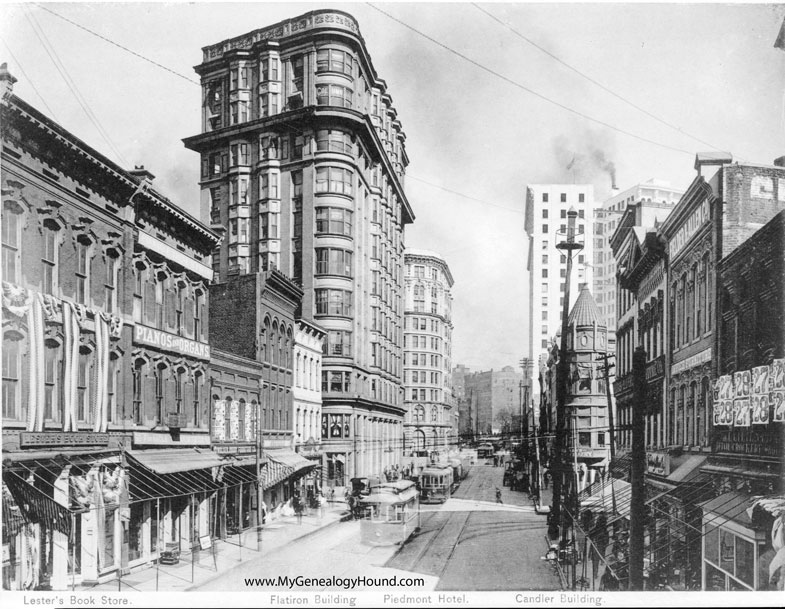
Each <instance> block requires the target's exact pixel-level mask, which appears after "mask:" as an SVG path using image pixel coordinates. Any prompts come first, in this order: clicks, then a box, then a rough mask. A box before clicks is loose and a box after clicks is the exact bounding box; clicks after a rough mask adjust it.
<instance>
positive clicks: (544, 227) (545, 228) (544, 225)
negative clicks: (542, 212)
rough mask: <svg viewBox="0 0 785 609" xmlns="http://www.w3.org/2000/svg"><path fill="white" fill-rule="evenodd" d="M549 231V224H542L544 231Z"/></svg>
mask: <svg viewBox="0 0 785 609" xmlns="http://www.w3.org/2000/svg"><path fill="white" fill-rule="evenodd" d="M547 232H548V225H547V224H543V225H542V233H543V234H545V233H547Z"/></svg>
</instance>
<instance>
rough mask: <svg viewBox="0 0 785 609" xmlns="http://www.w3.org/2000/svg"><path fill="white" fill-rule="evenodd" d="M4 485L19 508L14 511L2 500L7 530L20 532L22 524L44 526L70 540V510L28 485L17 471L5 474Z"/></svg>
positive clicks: (4, 524)
mask: <svg viewBox="0 0 785 609" xmlns="http://www.w3.org/2000/svg"><path fill="white" fill-rule="evenodd" d="M3 482H4V486H6V487H7V488H8V491H9V492H10V493H11V497H12V498H13V503H14V504H15V507H17V508H18V511H17V510H13V506H11V505H8V506H7V505H6V503H7V502H6V501H3V528H4V529H5V527H9V529H11V530H13V529H14V528H16V531H17V532H18V530H19V527H20V525H21V524H22V523H24V524H27V523H34V524H43V525H45V526H46V527H47V528H50V529H53V530H55V531H59V532H60V533H62V534H63V535H68V536H69V537H70V535H71V514H72V512H71V510H69V509H68V507H66V506H64V505H61V504H59V503H57V502H56V501H55V500H54V499H52V498H51V497H49V496H48V495H47V494H46V493H44V492H43V491H41V490H40V489H38V488H36V487H34V486H32V485H30V484H28V483H27V482H26V481H25V480H24V479H23V478H21V477H20V476H19V475H18V474H16V473H15V472H8V473H4V475H3ZM7 508H8V511H7ZM20 518H21V521H20Z"/></svg>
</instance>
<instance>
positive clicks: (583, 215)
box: [542, 209, 586, 220]
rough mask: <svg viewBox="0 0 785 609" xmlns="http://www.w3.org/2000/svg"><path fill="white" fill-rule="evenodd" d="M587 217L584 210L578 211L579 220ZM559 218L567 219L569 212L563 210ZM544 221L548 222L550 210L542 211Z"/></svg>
mask: <svg viewBox="0 0 785 609" xmlns="http://www.w3.org/2000/svg"><path fill="white" fill-rule="evenodd" d="M585 216H586V213H585V212H584V210H582V209H579V210H578V217H579V218H584V217H585ZM559 217H561V218H566V217H567V210H566V209H562V210H561V211H560V214H559ZM542 219H543V220H547V219H548V210H547V209H543V210H542Z"/></svg>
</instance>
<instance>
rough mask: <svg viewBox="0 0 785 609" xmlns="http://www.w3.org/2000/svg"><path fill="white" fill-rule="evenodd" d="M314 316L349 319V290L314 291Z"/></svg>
mask: <svg viewBox="0 0 785 609" xmlns="http://www.w3.org/2000/svg"><path fill="white" fill-rule="evenodd" d="M316 314H317V315H340V316H344V317H351V315H352V293H351V292H350V291H349V290H335V289H325V288H320V289H317V290H316Z"/></svg>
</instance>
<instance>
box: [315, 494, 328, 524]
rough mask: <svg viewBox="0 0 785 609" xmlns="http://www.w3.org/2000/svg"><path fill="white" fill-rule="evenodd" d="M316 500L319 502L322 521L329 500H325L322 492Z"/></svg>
mask: <svg viewBox="0 0 785 609" xmlns="http://www.w3.org/2000/svg"><path fill="white" fill-rule="evenodd" d="M316 500H317V501H318V502H319V519H320V520H321V519H322V518H324V507H325V504H326V503H327V499H325V497H324V495H323V494H322V492H321V491H319V495H318V497H317V498H316Z"/></svg>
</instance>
